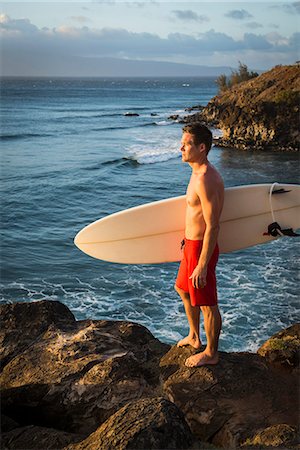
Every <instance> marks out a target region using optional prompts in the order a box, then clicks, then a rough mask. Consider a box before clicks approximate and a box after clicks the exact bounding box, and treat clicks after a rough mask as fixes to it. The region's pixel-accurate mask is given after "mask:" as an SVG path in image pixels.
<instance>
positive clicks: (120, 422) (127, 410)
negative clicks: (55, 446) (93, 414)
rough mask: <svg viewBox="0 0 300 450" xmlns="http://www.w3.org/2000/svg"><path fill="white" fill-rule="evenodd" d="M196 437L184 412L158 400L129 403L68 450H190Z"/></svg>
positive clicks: (164, 400) (67, 449)
mask: <svg viewBox="0 0 300 450" xmlns="http://www.w3.org/2000/svg"><path fill="white" fill-rule="evenodd" d="M192 442H193V436H192V433H191V431H190V429H189V427H188V425H187V424H186V422H185V419H184V416H183V414H182V412H181V411H180V410H179V409H178V408H177V406H176V405H174V404H173V403H171V402H169V401H168V400H166V399H164V398H162V397H158V398H152V399H141V400H137V401H135V402H131V403H128V404H127V405H125V406H124V407H123V408H121V409H120V410H119V411H117V412H116V413H115V414H113V415H112V416H111V417H110V418H109V419H108V420H107V421H106V422H104V423H103V424H102V425H101V427H100V428H98V430H97V431H95V432H94V433H92V434H91V435H90V436H89V437H88V438H87V439H85V440H84V441H82V442H80V443H78V444H74V445H70V446H68V447H67V448H66V450H103V449H105V450H115V449H118V450H125V449H164V450H166V449H180V450H183V449H187V448H189V446H190V445H191V444H192Z"/></svg>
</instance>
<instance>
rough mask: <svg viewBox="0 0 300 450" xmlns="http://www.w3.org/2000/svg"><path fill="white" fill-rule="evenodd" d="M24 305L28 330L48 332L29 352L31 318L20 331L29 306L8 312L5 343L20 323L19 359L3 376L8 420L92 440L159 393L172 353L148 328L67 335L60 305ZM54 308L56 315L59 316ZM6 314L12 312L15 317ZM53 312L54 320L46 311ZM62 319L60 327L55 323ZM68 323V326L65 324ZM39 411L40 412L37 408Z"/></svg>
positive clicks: (96, 324) (90, 328)
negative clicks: (126, 409) (37, 327)
mask: <svg viewBox="0 0 300 450" xmlns="http://www.w3.org/2000/svg"><path fill="white" fill-rule="evenodd" d="M39 303H40V302H35V303H32V304H30V308H29V306H27V305H29V304H27V305H25V304H24V311H27V310H28V309H30V316H27V324H28V327H30V323H31V321H32V322H36V323H38V319H37V318H36V316H38V315H39V314H40V311H41V310H42V311H43V314H42V318H43V320H44V322H45V324H49V323H50V325H49V327H48V329H46V330H45V331H44V332H43V333H42V334H37V333H36V336H35V340H34V342H32V343H31V345H30V346H27V347H26V348H25V347H24V346H22V345H21V344H22V343H23V338H22V330H24V329H26V325H25V320H26V319H25V315H24V316H23V320H22V321H21V322H20V329H17V328H18V327H17V324H18V321H17V318H16V317H15V316H14V312H15V311H18V312H19V308H21V309H22V307H23V305H21V306H20V304H19V306H18V305H6V306H7V308H6V309H5V312H6V314H9V317H10V320H9V321H4V322H3V325H4V326H3V327H2V333H3V336H4V339H3V342H4V343H5V342H6V339H5V336H6V334H7V335H9V336H10V330H9V328H8V327H9V324H10V323H14V324H15V325H14V326H15V328H16V332H15V334H14V336H15V339H16V342H15V344H16V345H15V356H14V358H13V359H11V360H9V362H8V363H7V364H6V365H5V366H4V368H3V370H2V373H1V377H0V379H1V386H2V412H3V413H4V414H6V415H8V416H9V417H11V418H12V419H13V420H15V421H17V422H18V423H20V424H21V425H31V424H35V425H38V426H47V427H50V428H57V429H60V430H65V431H67V432H71V433H72V432H76V433H81V434H85V435H87V434H89V433H91V432H92V431H94V430H95V429H97V428H98V427H99V425H100V424H101V423H103V422H104V421H105V420H107V419H108V417H110V416H111V415H112V414H114V413H115V412H116V411H117V410H118V409H119V408H121V407H122V406H124V405H125V404H126V403H128V402H129V401H131V400H135V399H139V398H142V397H152V396H153V395H155V392H156V390H157V389H159V384H160V383H159V367H158V366H159V364H158V363H159V359H160V357H161V356H162V355H163V354H164V353H165V352H166V351H167V350H168V349H169V346H168V345H166V344H162V343H160V342H159V341H158V340H157V339H155V338H154V337H153V335H152V334H151V333H150V332H149V331H148V330H147V329H146V328H144V327H142V326H141V325H138V324H135V323H130V322H122V321H117V322H109V321H105V320H98V321H91V320H85V321H78V322H75V321H70V322H68V326H67V327H65V328H62V323H61V320H62V319H61V316H60V314H59V313H60V312H61V310H62V307H63V308H65V307H64V306H63V305H61V304H60V303H59V302H55V303H54V302H49V303H52V304H51V308H50V307H49V308H50V309H44V308H41V306H42V305H40V304H39ZM53 308H54V310H55V308H57V310H56V313H57V314H55V313H54V311H53ZM7 310H10V312H9V313H8V311H7ZM48 310H49V311H50V317H51V320H50V317H49V318H48V317H47V314H46V313H45V311H48ZM55 317H57V324H56V322H55ZM64 323H65V322H64ZM37 405H38V408H37Z"/></svg>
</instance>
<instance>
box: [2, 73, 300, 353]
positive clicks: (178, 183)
mask: <svg viewBox="0 0 300 450" xmlns="http://www.w3.org/2000/svg"><path fill="white" fill-rule="evenodd" d="M216 92H217V87H216V84H215V80H214V79H213V78H191V79H189V78H184V79H183V78H174V79H172V78H158V79H154V78H151V79H146V78H142V79H140V78H131V79H125V78H113V79H104V78H101V79H55V78H53V79H47V78H44V79H33V78H31V79H3V80H2V81H1V147H2V151H1V155H2V156H1V179H2V183H1V189H2V193H1V194H2V196H1V198H2V201H1V209H2V214H1V222H2V227H1V233H2V238H1V242H2V245H1V300H0V302H1V303H10V302H15V301H21V302H27V301H37V300H42V299H49V300H59V301H61V302H63V303H64V304H66V305H67V306H68V307H69V308H70V309H71V310H72V312H73V313H74V314H75V316H76V318H77V319H85V318H92V319H113V320H129V321H136V322H139V323H140V324H142V325H145V326H146V327H147V328H148V329H149V330H150V331H151V332H152V333H153V334H154V336H156V337H157V338H159V339H160V340H162V341H163V342H167V343H170V344H174V343H175V342H176V341H177V340H179V339H180V338H182V337H183V336H184V335H186V333H187V331H188V324H187V320H186V318H185V314H184V310H183V306H182V304H181V301H180V299H179V297H178V296H177V294H176V293H175V291H174V289H173V285H174V281H175V278H176V273H177V269H178V263H172V264H158V265H121V264H112V263H107V262H104V261H99V260H95V259H93V258H90V257H88V256H87V255H85V254H84V253H82V252H80V251H79V250H78V249H77V248H76V247H75V245H74V243H73V239H74V236H75V235H76V233H77V232H78V231H79V230H80V229H81V228H82V227H84V226H85V225H87V224H88V223H90V222H92V221H94V220H96V219H98V218H101V217H103V216H105V215H107V214H111V213H113V212H116V211H119V210H122V209H126V208H129V207H132V206H136V205H140V204H142V203H146V202H151V201H155V200H160V199H163V198H167V197H172V196H177V195H182V194H184V193H185V188H186V185H187V182H188V179H189V176H190V170H191V169H190V167H189V166H188V165H185V164H183V163H182V162H181V157H180V151H179V146H180V139H181V128H182V125H180V124H179V123H176V122H175V121H172V120H169V119H168V117H169V116H170V115H172V114H180V115H183V114H184V110H185V108H187V107H191V106H193V105H198V104H201V105H206V104H207V102H208V101H209V100H210V99H211V98H212V97H213V96H214V95H215V94H216ZM126 113H134V114H137V115H126ZM213 133H214V134H215V135H218V133H219V131H218V130H213ZM210 161H211V162H212V164H214V165H215V167H216V168H217V169H218V170H219V171H220V173H221V174H222V176H223V179H224V182H225V186H226V187H229V186H237V185H241V184H253V183H267V182H275V181H277V182H286V183H299V157H298V155H297V154H295V153H281V152H268V151H266V152H249V151H248V152H244V151H237V150H235V149H231V148H226V149H224V148H219V147H218V146H214V147H213V149H212V150H211V152H210ZM298 255H299V242H298V240H297V238H282V239H279V240H277V241H273V242H271V243H269V244H266V245H262V246H256V247H253V248H249V249H246V250H243V251H238V252H234V253H230V254H227V255H221V256H220V259H219V264H218V269H217V276H218V291H219V305H220V311H221V314H222V318H223V330H222V334H221V338H220V350H221V351H246V350H248V351H256V350H257V348H258V347H259V346H260V345H261V344H262V343H263V342H264V341H265V340H266V339H267V338H268V337H270V336H271V335H272V334H274V333H275V332H277V331H279V330H281V329H282V328H284V327H287V326H289V325H291V324H293V323H294V322H296V321H299V300H298V280H299V276H298V275H299V264H298V261H297V258H298ZM201 327H202V330H201V332H202V337H203V340H204V341H205V336H204V332H203V325H202V326H201Z"/></svg>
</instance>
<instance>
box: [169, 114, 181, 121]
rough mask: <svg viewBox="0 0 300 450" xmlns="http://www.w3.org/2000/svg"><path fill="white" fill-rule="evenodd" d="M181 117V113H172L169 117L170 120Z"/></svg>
mask: <svg viewBox="0 0 300 450" xmlns="http://www.w3.org/2000/svg"><path fill="white" fill-rule="evenodd" d="M178 118H179V114H172V115H171V116H169V117H168V119H169V120H177V119H178Z"/></svg>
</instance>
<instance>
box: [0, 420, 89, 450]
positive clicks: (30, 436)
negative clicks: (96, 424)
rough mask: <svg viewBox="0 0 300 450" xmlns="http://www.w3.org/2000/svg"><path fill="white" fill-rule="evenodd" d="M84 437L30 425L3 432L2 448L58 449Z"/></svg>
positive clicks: (9, 449) (25, 449) (27, 449)
mask: <svg viewBox="0 0 300 450" xmlns="http://www.w3.org/2000/svg"><path fill="white" fill-rule="evenodd" d="M81 439H82V437H81V436H79V435H76V434H71V433H66V432H64V431H59V430H54V429H51V428H45V427H37V426H34V425H30V426H27V427H20V428H17V429H14V430H12V431H9V432H6V433H3V435H2V442H1V444H2V445H1V449H2V450H19V449H22V450H58V449H62V448H64V447H65V446H67V445H68V444H70V443H71V442H78V441H79V440H81Z"/></svg>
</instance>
